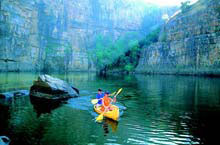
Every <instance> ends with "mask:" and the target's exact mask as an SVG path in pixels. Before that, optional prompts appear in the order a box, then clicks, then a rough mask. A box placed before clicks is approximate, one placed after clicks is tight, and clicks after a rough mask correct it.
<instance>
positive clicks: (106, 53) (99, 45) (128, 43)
mask: <svg viewBox="0 0 220 145" xmlns="http://www.w3.org/2000/svg"><path fill="white" fill-rule="evenodd" d="M136 38H137V34H136V33H127V34H125V35H124V36H121V37H120V38H119V39H118V40H115V41H114V40H112V39H111V37H108V36H103V35H98V36H97V37H96V42H95V48H94V49H92V50H90V51H89V56H90V57H91V58H92V60H93V61H94V62H95V64H96V67H97V68H98V69H99V70H106V69H107V68H111V67H112V65H113V63H114V62H115V61H116V60H117V59H118V58H119V56H121V55H123V54H124V53H125V52H126V51H128V49H130V48H132V47H133V46H134V45H137V44H138V40H136Z"/></svg>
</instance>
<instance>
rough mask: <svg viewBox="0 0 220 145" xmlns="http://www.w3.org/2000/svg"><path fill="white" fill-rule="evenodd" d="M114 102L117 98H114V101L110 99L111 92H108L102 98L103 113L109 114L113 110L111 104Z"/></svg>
mask: <svg viewBox="0 0 220 145" xmlns="http://www.w3.org/2000/svg"><path fill="white" fill-rule="evenodd" d="M112 102H116V97H114V99H112V98H110V97H109V92H108V91H106V92H105V95H104V97H103V98H102V108H101V111H105V112H107V111H109V110H112V108H111V106H112V105H111V103H112Z"/></svg>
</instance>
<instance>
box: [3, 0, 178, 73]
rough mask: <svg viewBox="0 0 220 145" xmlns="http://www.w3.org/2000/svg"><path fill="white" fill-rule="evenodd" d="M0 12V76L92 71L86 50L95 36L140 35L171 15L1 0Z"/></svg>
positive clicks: (123, 6)
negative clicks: (27, 72)
mask: <svg viewBox="0 0 220 145" xmlns="http://www.w3.org/2000/svg"><path fill="white" fill-rule="evenodd" d="M0 7H1V9H0V22H1V25H0V30H1V34H2V35H1V36H2V37H1V39H0V71H43V70H44V71H48V70H50V71H63V70H66V69H68V71H88V70H89V71H95V64H94V62H93V61H91V60H90V59H89V56H88V52H87V50H89V49H90V47H91V49H92V47H93V46H95V42H96V39H97V37H98V36H99V35H100V36H102V35H103V36H106V35H107V34H108V36H111V37H112V40H116V39H118V38H119V37H120V36H121V35H125V34H127V33H130V32H134V33H138V34H140V35H142V34H144V33H148V31H150V30H151V29H153V28H154V27H155V26H154V25H155V24H156V25H160V24H162V23H163V20H162V16H163V14H167V13H168V14H171V15H172V12H175V11H176V8H175V7H172V9H171V10H169V9H167V7H164V8H162V7H154V8H153V5H149V4H147V5H139V4H138V3H137V2H132V1H124V0H107V1H105V0H64V1H63V0H62V1H61V0H56V1H53V2H51V0H29V1H27V0H26V1H24V0H22V1H20V0H1V1H0ZM152 8H153V10H154V11H155V12H151V11H149V10H148V12H146V9H152ZM48 10H50V12H49V13H48ZM73 10H74V11H73ZM158 23H159V24H158ZM3 36H5V37H3ZM6 36H7V37H6ZM9 38H10V39H9ZM18 46H19V47H18ZM48 46H49V47H51V48H49V50H50V51H49V52H47V51H45V48H48ZM52 48H62V49H59V51H57V49H52ZM6 56H7V57H6ZM14 58H16V59H14ZM54 60H56V61H54ZM57 66H59V67H57Z"/></svg>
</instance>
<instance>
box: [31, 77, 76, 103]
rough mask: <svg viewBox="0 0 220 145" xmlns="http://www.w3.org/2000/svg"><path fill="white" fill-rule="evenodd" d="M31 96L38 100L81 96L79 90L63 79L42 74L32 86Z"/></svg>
mask: <svg viewBox="0 0 220 145" xmlns="http://www.w3.org/2000/svg"><path fill="white" fill-rule="evenodd" d="M30 97H31V98H32V99H33V98H34V99H35V100H38V101H50V100H51V101H60V100H66V99H68V98H74V97H79V91H78V89H76V88H74V87H72V86H70V85H69V84H68V83H67V82H65V81H63V80H60V79H58V78H54V77H51V76H49V75H40V76H39V77H38V80H37V81H34V84H33V86H31V88H30Z"/></svg>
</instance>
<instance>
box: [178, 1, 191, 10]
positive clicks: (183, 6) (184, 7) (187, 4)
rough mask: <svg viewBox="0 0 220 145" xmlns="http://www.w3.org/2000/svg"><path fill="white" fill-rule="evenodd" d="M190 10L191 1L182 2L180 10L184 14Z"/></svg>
mask: <svg viewBox="0 0 220 145" xmlns="http://www.w3.org/2000/svg"><path fill="white" fill-rule="evenodd" d="M189 8H190V1H186V2H181V6H180V9H181V11H182V12H186V11H187V10H188V9H189Z"/></svg>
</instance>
